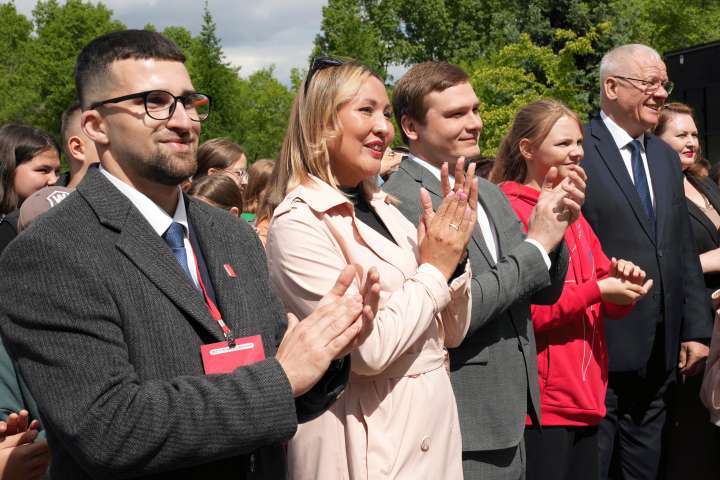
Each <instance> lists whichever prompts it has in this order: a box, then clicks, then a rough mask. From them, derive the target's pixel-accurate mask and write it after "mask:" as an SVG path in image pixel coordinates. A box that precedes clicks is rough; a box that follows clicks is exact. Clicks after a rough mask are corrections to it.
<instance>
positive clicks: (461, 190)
mask: <svg viewBox="0 0 720 480" xmlns="http://www.w3.org/2000/svg"><path fill="white" fill-rule="evenodd" d="M464 163H465V162H464V158H462V157H460V158H459V159H458V161H457V163H456V167H455V183H454V186H453V187H452V188H450V182H449V178H448V167H447V163H445V164H443V166H442V168H441V170H440V171H441V185H442V189H443V192H444V193H445V192H447V193H446V195H445V197H444V198H443V201H442V203H441V204H440V206H439V207H438V209H437V211H433V206H432V200H431V199H430V194H429V193H428V192H427V191H426V190H425V189H421V190H420V202H421V204H422V210H423V214H422V220H421V221H420V224H419V225H418V245H419V247H420V262H421V263H429V264H431V265H433V266H434V267H435V268H437V269H438V270H439V271H440V272H441V273H442V274H443V275H444V276H445V278H446V279H450V277H451V276H452V274H453V272H455V269H456V268H457V266H458V263H459V262H460V260H461V258H462V257H463V256H464V254H465V248H466V247H467V244H468V242H469V241H470V238H471V236H472V232H473V228H474V226H475V222H476V221H477V179H476V178H475V164H474V163H473V164H471V165H470V167H469V168H468V171H467V175H465V172H464V170H463V166H464Z"/></svg>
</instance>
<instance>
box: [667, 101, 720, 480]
mask: <svg viewBox="0 0 720 480" xmlns="http://www.w3.org/2000/svg"><path fill="white" fill-rule="evenodd" d="M654 133H655V135H657V136H658V137H660V139H661V140H663V141H664V142H665V143H667V144H668V145H670V146H671V147H672V148H673V149H674V150H675V151H676V152H677V153H678V161H679V162H680V168H681V169H682V171H683V176H684V179H683V183H684V187H685V204H686V205H687V209H688V213H689V214H690V226H691V228H692V232H693V238H694V239H695V244H694V245H687V246H686V247H687V248H693V249H695V252H696V253H697V255H698V256H699V257H700V265H701V266H702V270H703V273H704V274H705V287H706V288H707V295H708V308H711V301H710V298H711V295H712V293H713V292H714V291H715V290H716V289H718V288H720V230H719V229H720V188H718V187H717V185H716V184H715V183H713V181H712V180H711V179H710V178H708V177H702V176H700V175H698V174H697V173H698V171H697V164H698V159H699V158H702V151H701V148H700V141H699V139H698V129H697V126H696V125H695V120H694V118H693V111H692V109H691V108H690V107H689V106H687V105H685V104H682V103H678V102H673V103H667V104H665V106H664V107H663V108H662V110H661V111H660V119H659V120H658V123H657V125H656V126H655V130H654ZM715 358H717V356H712V355H711V356H710V357H709V362H708V363H707V365H706V375H705V377H707V378H710V377H712V376H713V371H716V370H717V369H719V368H720V364H718V363H717V362H716V363H715V364H713V361H712V360H713V359H715ZM715 375H716V376H717V374H715ZM702 380H703V379H702V376H701V375H694V376H688V377H686V378H684V381H683V382H679V383H678V385H677V386H676V388H675V391H674V394H675V399H674V401H673V403H672V404H671V405H672V410H671V411H670V412H669V415H670V418H671V421H669V422H668V439H669V440H668V442H669V447H668V455H667V459H666V461H667V477H668V478H669V479H672V478H684V477H685V475H686V474H687V465H689V464H691V465H693V474H694V475H696V476H697V478H712V477H714V476H716V475H717V472H718V469H720V459H719V458H718V455H717V452H718V450H719V449H720V428H717V427H713V426H712V425H711V424H710V418H709V417H708V412H707V410H706V409H705V408H703V405H702V404H701V403H700V401H699V396H698V392H699V391H700V388H701V382H702ZM718 380H720V377H719V378H718ZM712 384H713V382H710V381H706V382H705V386H703V389H704V390H705V392H704V395H705V396H706V397H707V396H708V394H709V395H711V394H712V390H713V388H715V389H717V392H718V393H717V394H716V396H718V397H720V383H717V380H716V382H715V386H714V387H713V386H712ZM706 403H707V401H706ZM718 413H720V412H717V413H716V414H715V415H714V416H713V417H717V414H718ZM716 424H717V425H720V419H716Z"/></svg>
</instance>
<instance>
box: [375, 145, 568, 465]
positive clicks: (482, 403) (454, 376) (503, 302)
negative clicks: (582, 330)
mask: <svg viewBox="0 0 720 480" xmlns="http://www.w3.org/2000/svg"><path fill="white" fill-rule="evenodd" d="M478 180H479V197H480V202H481V203H482V205H483V207H484V208H485V211H486V212H487V213H488V216H489V218H490V223H491V225H492V228H493V230H494V233H495V237H496V242H495V243H496V244H497V245H498V246H499V250H500V254H499V255H498V262H497V264H496V263H495V262H493V260H492V257H491V256H490V252H489V251H488V248H487V246H486V245H485V241H484V240H483V238H482V233H481V231H480V227H479V226H477V225H476V226H475V231H474V232H473V236H472V240H471V241H470V243H469V244H468V255H469V258H470V265H471V268H472V274H473V278H472V316H471V323H470V328H469V330H468V333H467V336H466V337H465V341H464V342H463V343H462V345H460V347H458V348H456V349H453V350H451V351H450V369H451V380H452V384H453V389H454V391H455V398H456V399H457V403H458V411H459V414H460V427H461V430H462V436H463V450H465V451H479V450H496V449H501V448H509V447H514V446H516V445H518V444H519V443H520V441H521V440H522V436H523V432H524V429H525V419H526V415H527V414H530V415H531V416H533V417H535V418H539V414H540V403H539V401H538V377H537V353H536V351H535V336H534V334H533V327H532V320H531V318H530V303H539V304H551V303H553V302H555V301H556V300H557V299H558V297H559V296H560V294H561V293H562V287H563V284H564V281H565V273H566V271H567V262H568V256H567V250H566V249H565V248H562V249H559V251H561V254H559V255H553V257H554V258H553V266H552V268H551V270H550V272H548V269H547V265H546V264H545V262H544V260H543V258H542V255H541V254H540V252H539V251H538V249H537V248H536V247H535V246H533V245H531V244H529V243H528V242H525V241H523V240H524V239H525V235H524V233H523V227H522V224H521V222H520V220H519V219H518V217H517V215H515V212H514V211H513V209H512V207H510V204H509V203H508V201H507V199H506V198H505V195H503V193H502V192H501V191H500V189H499V188H497V187H496V186H495V185H493V184H492V183H490V182H488V181H486V180H484V179H478ZM420 187H425V189H426V190H428V191H429V192H430V196H431V197H432V201H433V205H434V206H435V207H436V208H437V206H438V205H439V204H440V202H441V190H440V182H439V181H438V180H437V178H435V176H433V174H432V173H431V172H429V171H428V170H426V169H425V168H423V167H421V166H420V165H418V164H417V163H415V162H414V161H412V160H410V159H407V158H406V159H404V160H403V161H402V163H401V164H400V169H399V170H398V171H397V172H395V173H394V174H392V176H391V177H390V179H389V180H388V181H387V182H386V183H385V184H384V185H383V189H384V190H385V191H386V192H388V193H389V194H391V195H393V196H394V197H395V198H397V199H398V200H399V201H400V203H399V204H398V205H397V207H398V208H399V209H400V211H401V212H403V214H404V215H405V216H406V217H407V218H408V219H410V221H412V222H413V223H414V224H416V225H417V224H418V221H419V219H420V216H421V213H422V212H421V207H420V200H419V199H420Z"/></svg>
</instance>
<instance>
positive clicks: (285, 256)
mask: <svg viewBox="0 0 720 480" xmlns="http://www.w3.org/2000/svg"><path fill="white" fill-rule="evenodd" d="M301 92H302V93H301V94H300V95H298V97H297V98H296V99H295V103H294V105H293V110H292V113H291V117H290V125H289V128H288V132H287V135H286V137H285V142H284V144H283V148H282V151H281V153H280V158H279V159H278V168H277V169H276V172H277V176H276V178H275V182H276V183H275V186H274V195H277V192H278V190H279V191H286V192H287V195H286V196H285V198H284V200H283V201H282V202H281V203H280V204H279V205H278V207H277V208H276V209H275V212H274V215H273V220H272V222H271V224H270V232H269V235H268V243H267V256H268V264H269V269H270V276H271V279H272V281H273V283H274V285H275V287H276V289H277V291H278V293H279V294H280V297H281V298H282V299H283V301H284V303H285V306H286V308H287V309H288V310H289V311H290V312H292V313H294V314H296V315H300V314H302V312H306V311H309V310H312V308H313V307H314V305H316V303H317V302H318V301H319V300H320V298H321V295H320V294H321V293H322V292H323V290H327V285H328V282H332V281H333V280H334V278H337V275H338V272H340V271H341V270H342V269H343V268H344V267H346V266H347V265H348V264H354V265H356V266H357V279H356V289H358V290H359V288H358V287H357V286H359V285H363V284H364V279H365V277H366V276H367V275H379V278H380V288H381V291H380V308H379V310H378V313H377V315H376V317H375V320H374V323H373V325H372V329H371V330H368V331H367V332H365V334H364V336H363V338H362V339H361V340H360V341H359V342H358V345H357V347H356V348H355V349H354V350H353V351H352V353H351V355H350V357H351V372H352V373H351V377H350V382H349V384H348V387H347V390H346V391H345V393H344V395H342V396H341V397H340V398H339V399H338V401H337V402H336V403H335V404H334V405H333V406H332V407H331V408H330V410H329V411H328V412H326V413H325V414H323V415H321V416H320V417H318V418H317V419H315V420H313V421H311V422H309V423H306V424H304V425H302V426H301V427H300V428H299V429H298V432H297V434H296V436H295V437H294V439H293V440H292V441H291V442H290V445H289V448H288V464H289V471H290V473H291V478H294V479H313V480H314V479H332V480H338V479H374V478H453V479H457V478H462V465H461V437H460V429H459V423H458V416H457V408H456V405H455V397H454V395H453V392H452V388H451V385H450V379H449V376H448V372H447V369H446V361H447V350H446V347H452V346H456V345H459V344H460V342H461V341H462V339H463V337H464V336H465V333H466V331H467V328H468V326H469V313H470V296H469V287H470V285H469V281H470V280H469V279H470V277H469V268H468V267H467V262H466V260H465V247H466V245H467V242H468V240H469V239H470V235H471V233H472V226H473V225H474V223H475V221H476V211H475V209H476V203H477V202H469V203H468V201H467V199H468V198H474V196H475V195H477V182H476V181H472V180H471V179H472V178H473V177H474V167H472V166H471V167H470V169H469V171H468V179H467V180H465V177H464V175H463V171H462V163H463V162H462V161H459V162H458V164H459V165H460V166H459V168H458V170H457V171H456V172H455V178H456V179H457V181H456V185H455V187H454V189H453V190H452V191H451V190H450V187H449V185H448V182H447V166H445V167H444V173H445V175H444V178H445V182H444V186H445V190H446V192H447V196H446V198H445V200H444V201H443V203H442V205H441V206H440V207H439V208H438V210H437V212H433V209H432V204H431V202H430V198H429V196H428V195H427V193H426V192H425V193H424V194H423V198H422V202H423V208H424V219H423V222H422V224H421V226H420V228H419V229H418V230H416V229H415V227H414V226H413V225H412V224H411V223H409V222H408V221H407V220H406V219H405V217H404V216H403V215H402V214H401V213H400V212H399V211H398V210H397V209H396V208H395V207H394V206H393V205H392V200H391V199H390V198H389V197H388V196H387V195H386V194H384V193H382V192H381V191H379V190H378V189H377V186H376V185H377V175H378V172H379V169H380V162H381V160H382V156H383V153H384V152H385V149H386V148H387V146H388V145H389V144H390V142H391V141H392V138H393V133H394V132H393V127H392V124H391V122H390V116H391V112H390V102H389V100H388V97H387V93H386V91H385V86H384V84H383V82H382V81H381V79H380V78H379V77H377V76H376V75H375V74H374V73H372V72H371V71H370V70H368V69H367V68H366V67H364V66H362V65H359V64H356V63H343V62H341V61H338V60H335V59H328V58H324V59H316V60H315V61H314V62H313V65H312V67H311V68H310V70H309V72H308V75H307V77H306V79H305V82H304V84H303V88H302V91H301ZM418 201H420V199H418ZM330 285H331V283H330Z"/></svg>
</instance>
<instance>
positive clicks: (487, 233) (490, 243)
mask: <svg viewBox="0 0 720 480" xmlns="http://www.w3.org/2000/svg"><path fill="white" fill-rule="evenodd" d="M408 158H409V159H411V160H412V161H413V162H415V163H417V164H418V165H420V166H421V167H423V168H424V169H425V170H427V171H429V172H430V173H432V174H433V176H434V177H435V178H437V179H438V180H440V169H439V168H437V167H436V166H435V165H432V164H430V163H429V162H426V161H425V160H423V159H422V158H419V157H416V156H415V155H413V154H412V153H409V154H408ZM453 182H454V178H453V177H450V183H453ZM477 222H478V225H479V226H480V232H481V233H482V236H483V240H485V245H486V246H487V248H488V250H489V251H490V255H491V256H492V258H493V261H494V262H495V263H497V256H498V250H497V244H496V243H495V235H494V234H493V232H492V228H491V227H490V217H489V216H488V214H487V212H486V211H485V208H484V207H483V205H482V203H480V201H478V204H477ZM525 241H526V242H528V243H529V244H531V245H534V246H535V247H536V248H537V249H538V250H539V251H540V254H541V255H542V258H543V260H544V261H545V265H546V266H547V268H548V270H550V267H551V266H552V262H551V261H550V257H549V256H548V254H547V252H546V251H545V248H544V247H543V246H542V245H541V244H540V242H538V241H535V240H533V239H531V238H526V239H525Z"/></svg>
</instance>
